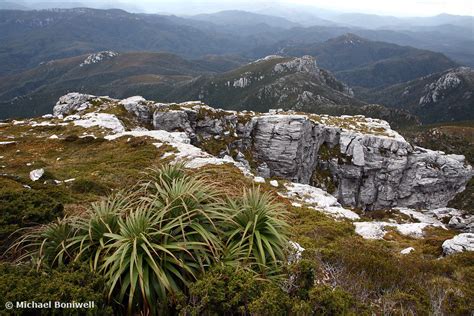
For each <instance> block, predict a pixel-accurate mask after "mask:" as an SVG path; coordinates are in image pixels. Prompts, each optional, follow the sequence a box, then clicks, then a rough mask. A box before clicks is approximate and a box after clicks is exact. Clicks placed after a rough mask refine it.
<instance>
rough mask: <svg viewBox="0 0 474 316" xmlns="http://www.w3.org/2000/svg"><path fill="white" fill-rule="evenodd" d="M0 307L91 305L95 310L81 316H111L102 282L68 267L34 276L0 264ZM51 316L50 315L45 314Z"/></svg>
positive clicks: (23, 269)
mask: <svg viewBox="0 0 474 316" xmlns="http://www.w3.org/2000/svg"><path fill="white" fill-rule="evenodd" d="M0 275H1V276H2V278H0V306H2V307H3V306H5V303H6V302H16V301H36V302H48V301H61V302H72V301H76V302H88V301H94V305H95V309H93V310H82V311H81V314H89V315H93V314H95V315H112V314H113V311H112V309H111V308H110V307H107V306H106V299H105V296H104V293H103V288H104V279H103V278H102V277H101V276H100V275H98V274H96V273H91V271H90V270H89V269H88V268H87V267H86V266H83V265H78V264H74V265H70V266H68V267H62V268H60V269H56V270H51V271H49V273H43V272H36V271H32V270H31V269H29V267H27V266H14V265H11V264H0ZM49 312H50V313H52V314H54V311H53V310H51V311H48V313H49ZM78 312H79V311H78V310H61V311H57V313H56V314H61V315H77V314H78ZM32 313H34V311H28V310H23V311H16V314H17V315H22V314H24V315H27V314H30V315H33V314H32Z"/></svg>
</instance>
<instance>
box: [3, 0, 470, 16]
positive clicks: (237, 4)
mask: <svg viewBox="0 0 474 316" xmlns="http://www.w3.org/2000/svg"><path fill="white" fill-rule="evenodd" d="M2 1H5V0H0V2H2ZM6 1H9V2H17V3H21V2H62V3H65V2H66V3H67V2H76V3H83V4H88V3H89V4H90V3H94V4H97V3H99V2H100V3H104V2H107V3H108V4H109V5H110V4H111V5H112V6H113V4H114V3H117V2H121V3H127V5H129V6H130V8H132V7H136V8H137V9H138V8H140V9H142V10H145V11H148V12H157V11H161V12H166V11H168V12H170V13H177V14H185V13H186V12H189V13H190V14H194V13H204V12H216V11H220V10H229V9H243V10H251V9H252V8H255V9H256V10H258V9H260V8H262V7H271V6H278V5H280V6H281V5H284V6H288V7H292V8H294V9H301V6H307V7H313V8H322V9H329V10H337V11H343V12H362V13H375V14H384V15H395V16H433V15H437V14H440V13H449V14H457V15H472V16H474V0H329V1H328V0H274V1H270V0H6ZM94 6H95V5H94ZM308 9H309V10H311V8H308Z"/></svg>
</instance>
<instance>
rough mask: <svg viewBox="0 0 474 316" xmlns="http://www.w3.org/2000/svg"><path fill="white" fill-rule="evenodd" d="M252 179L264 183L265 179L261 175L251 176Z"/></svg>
mask: <svg viewBox="0 0 474 316" xmlns="http://www.w3.org/2000/svg"><path fill="white" fill-rule="evenodd" d="M253 181H254V182H256V183H265V179H264V178H262V177H255V178H253Z"/></svg>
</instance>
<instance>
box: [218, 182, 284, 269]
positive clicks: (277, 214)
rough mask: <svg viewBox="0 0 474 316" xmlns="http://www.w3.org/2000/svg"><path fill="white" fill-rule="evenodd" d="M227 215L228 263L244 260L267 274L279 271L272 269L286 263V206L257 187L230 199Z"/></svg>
mask: <svg viewBox="0 0 474 316" xmlns="http://www.w3.org/2000/svg"><path fill="white" fill-rule="evenodd" d="M227 212H228V213H229V221H228V223H227V224H226V225H225V234H226V239H227V241H226V245H225V246H226V250H225V251H226V260H229V259H231V260H239V261H242V262H243V263H244V264H248V265H249V266H250V267H253V268H254V269H257V270H260V272H262V273H266V274H268V273H270V274H272V273H274V272H277V271H276V270H274V269H272V268H276V269H278V263H281V262H282V261H283V260H285V253H284V250H285V249H286V248H287V245H288V239H287V237H286V234H287V233H286V232H287V230H288V225H287V223H286V221H285V219H286V215H287V214H286V211H285V210H284V207H283V206H282V205H279V204H277V203H276V202H275V201H274V200H273V199H272V198H271V197H270V195H269V194H268V193H261V192H260V191H259V190H258V189H256V188H254V189H250V190H248V191H245V192H244V195H243V196H242V197H241V198H240V199H237V200H230V201H229V207H228V209H227ZM275 264H276V266H275ZM268 268H269V269H268Z"/></svg>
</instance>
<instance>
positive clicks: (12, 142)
mask: <svg viewBox="0 0 474 316" xmlns="http://www.w3.org/2000/svg"><path fill="white" fill-rule="evenodd" d="M11 144H16V142H14V141H11V142H0V145H11Z"/></svg>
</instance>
